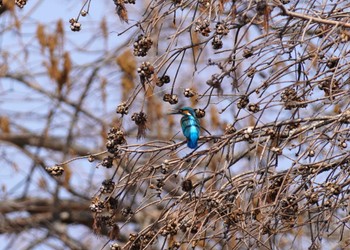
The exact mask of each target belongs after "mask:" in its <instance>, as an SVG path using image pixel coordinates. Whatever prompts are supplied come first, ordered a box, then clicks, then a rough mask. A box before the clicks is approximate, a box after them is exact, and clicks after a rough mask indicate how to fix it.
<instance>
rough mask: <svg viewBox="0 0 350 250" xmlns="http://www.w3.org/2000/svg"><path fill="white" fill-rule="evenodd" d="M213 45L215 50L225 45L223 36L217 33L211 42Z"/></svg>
mask: <svg viewBox="0 0 350 250" xmlns="http://www.w3.org/2000/svg"><path fill="white" fill-rule="evenodd" d="M211 45H212V46H213V49H215V50H218V49H221V48H222V46H223V42H222V40H221V37H220V36H218V35H215V36H214V38H213V41H212V42H211Z"/></svg>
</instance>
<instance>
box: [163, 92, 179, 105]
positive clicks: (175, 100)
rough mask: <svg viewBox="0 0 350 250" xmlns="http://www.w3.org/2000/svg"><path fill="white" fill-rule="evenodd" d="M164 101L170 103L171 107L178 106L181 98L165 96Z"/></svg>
mask: <svg viewBox="0 0 350 250" xmlns="http://www.w3.org/2000/svg"><path fill="white" fill-rule="evenodd" d="M163 101H164V102H168V103H170V104H171V105H174V104H177V103H178V102H179V97H178V96H177V95H176V94H168V93H166V94H164V96H163Z"/></svg>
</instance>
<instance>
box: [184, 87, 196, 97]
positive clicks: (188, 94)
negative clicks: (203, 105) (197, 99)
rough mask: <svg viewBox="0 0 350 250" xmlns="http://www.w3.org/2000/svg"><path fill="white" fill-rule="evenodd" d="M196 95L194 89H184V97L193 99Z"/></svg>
mask: <svg viewBox="0 0 350 250" xmlns="http://www.w3.org/2000/svg"><path fill="white" fill-rule="evenodd" d="M195 95H196V92H195V91H194V90H193V89H190V88H187V89H184V96H185V97H187V98H190V97H193V96H195Z"/></svg>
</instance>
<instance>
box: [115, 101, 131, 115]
mask: <svg viewBox="0 0 350 250" xmlns="http://www.w3.org/2000/svg"><path fill="white" fill-rule="evenodd" d="M116 112H117V114H121V115H127V114H128V113H129V108H128V106H127V105H126V103H125V102H122V103H121V104H119V105H118V107H117V110H116Z"/></svg>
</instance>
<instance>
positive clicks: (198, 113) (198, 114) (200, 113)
mask: <svg viewBox="0 0 350 250" xmlns="http://www.w3.org/2000/svg"><path fill="white" fill-rule="evenodd" d="M194 112H195V113H196V117H197V118H203V117H204V116H205V110H204V109H195V110H194Z"/></svg>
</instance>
